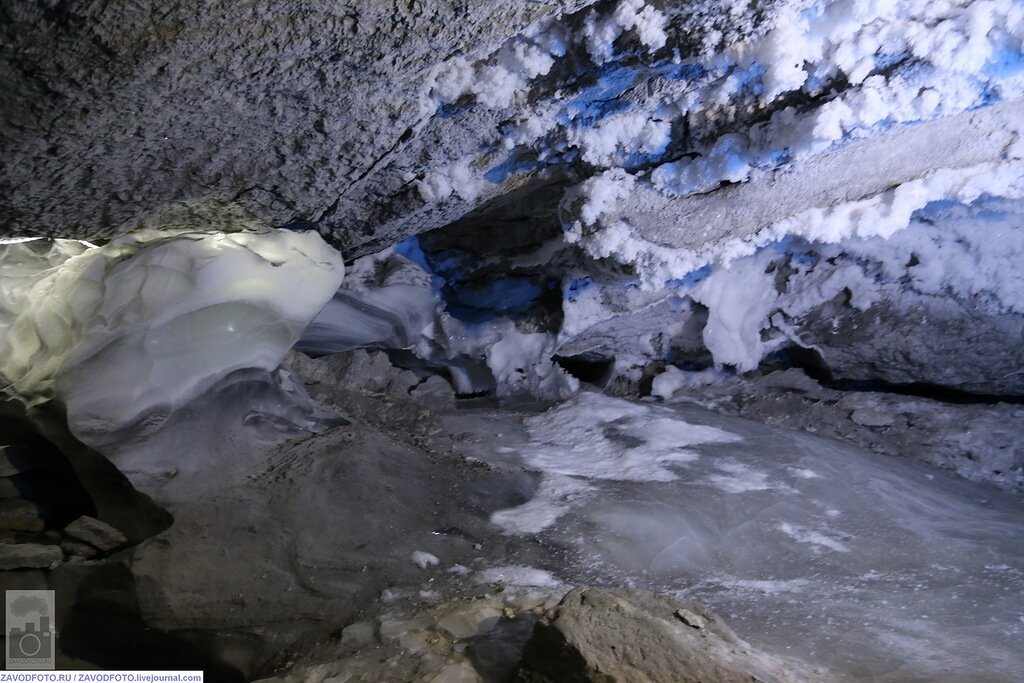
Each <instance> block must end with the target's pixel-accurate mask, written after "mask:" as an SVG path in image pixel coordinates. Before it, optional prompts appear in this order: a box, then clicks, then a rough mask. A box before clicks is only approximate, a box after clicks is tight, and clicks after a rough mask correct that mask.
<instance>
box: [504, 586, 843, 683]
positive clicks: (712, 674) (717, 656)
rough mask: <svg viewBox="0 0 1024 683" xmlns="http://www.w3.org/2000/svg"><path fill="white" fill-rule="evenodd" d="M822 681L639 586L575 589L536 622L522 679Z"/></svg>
mask: <svg viewBox="0 0 1024 683" xmlns="http://www.w3.org/2000/svg"><path fill="white" fill-rule="evenodd" d="M753 680H756V681H763V682H765V683H767V682H768V681H779V682H781V681H812V680H813V681H821V680H823V678H822V672H820V671H812V670H811V669H809V668H808V667H807V665H805V664H803V663H802V662H798V661H796V660H793V659H789V658H783V657H779V656H776V655H772V654H769V653H767V652H764V651H761V650H758V649H756V648H755V647H753V646H751V645H750V644H748V643H746V642H744V641H743V640H741V639H740V638H739V637H738V636H737V635H736V634H735V633H733V631H732V630H731V629H730V628H729V627H728V626H727V625H726V624H725V623H724V622H723V621H722V619H721V617H719V616H718V615H716V614H715V613H714V612H712V611H711V610H709V609H707V608H706V607H704V606H703V605H700V604H698V603H695V602H692V601H689V600H682V599H678V598H673V597H669V596H665V595H658V594H656V593H651V592H648V591H644V590H638V589H632V588H615V589H602V588H589V587H582V588H576V589H573V590H572V591H570V592H569V593H568V594H567V595H566V596H565V598H563V599H562V602H561V603H559V605H558V606H557V607H555V608H554V609H552V610H551V611H549V612H548V614H547V615H545V617H544V618H543V619H541V620H540V621H539V622H537V625H536V626H535V627H534V632H533V637H532V638H531V639H530V641H529V642H528V643H527V645H526V651H525V653H524V655H523V660H522V662H521V664H520V667H519V670H518V672H517V675H516V681H518V682H519V683H555V682H556V681H557V682H559V683H562V682H569V681H576V682H580V683H583V682H587V683H590V682H592V683H617V682H621V683H627V682H628V683H638V682H640V681H645V682H652V683H653V682H656V681H664V682H665V683H670V682H671V683H691V682H692V683H698V682H699V683H719V682H721V683H725V682H733V681H735V682H736V683H741V682H742V683H749V682H750V681H753Z"/></svg>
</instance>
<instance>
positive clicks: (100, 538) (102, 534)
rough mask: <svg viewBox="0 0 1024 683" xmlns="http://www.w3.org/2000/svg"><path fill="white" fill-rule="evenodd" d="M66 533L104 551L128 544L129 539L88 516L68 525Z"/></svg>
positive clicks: (83, 516)
mask: <svg viewBox="0 0 1024 683" xmlns="http://www.w3.org/2000/svg"><path fill="white" fill-rule="evenodd" d="M64 533H66V534H67V535H68V536H72V537H74V538H76V539H78V540H79V541H84V542H85V543H88V544H89V545H92V546H95V547H96V548H99V549H100V550H103V551H109V550H113V549H115V548H117V547H120V546H122V545H124V544H125V543H127V542H128V538H127V537H126V536H125V535H124V534H123V533H121V531H120V530H119V529H116V528H114V527H112V526H110V525H109V524H107V523H106V522H102V521H100V520H98V519H96V518H95V517H90V516H88V515H82V516H81V517H79V518H78V519H76V520H75V521H73V522H71V523H70V524H68V525H67V526H66V527H64Z"/></svg>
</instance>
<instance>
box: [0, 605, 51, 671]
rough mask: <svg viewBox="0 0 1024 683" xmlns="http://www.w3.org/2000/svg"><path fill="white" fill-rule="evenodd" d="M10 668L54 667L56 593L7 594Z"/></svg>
mask: <svg viewBox="0 0 1024 683" xmlns="http://www.w3.org/2000/svg"><path fill="white" fill-rule="evenodd" d="M6 593H7V595H6V597H7V600H6V617H7V621H6V622H5V623H6V625H7V632H6V633H7V668H8V669H52V668H54V656H53V652H54V641H55V640H56V638H57V634H56V633H55V632H54V630H53V626H54V624H53V613H54V605H55V602H54V597H53V591H7V592H6Z"/></svg>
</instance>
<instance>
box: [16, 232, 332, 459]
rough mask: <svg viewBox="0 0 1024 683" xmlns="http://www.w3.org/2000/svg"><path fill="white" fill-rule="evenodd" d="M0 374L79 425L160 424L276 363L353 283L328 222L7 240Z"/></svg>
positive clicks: (26, 396) (84, 431) (84, 430)
mask: <svg viewBox="0 0 1024 683" xmlns="http://www.w3.org/2000/svg"><path fill="white" fill-rule="evenodd" d="M0 268H2V269H3V272H4V278H2V279H0V296H2V299H0V359H2V360H0V376H2V378H3V382H4V386H5V389H6V391H7V392H8V393H11V394H14V395H16V396H18V397H19V398H21V399H22V400H24V401H25V402H27V403H29V404H37V403H40V402H44V401H47V400H49V399H51V398H55V397H56V398H58V399H59V400H60V401H61V402H62V403H63V404H64V405H65V407H66V409H67V414H68V421H69V423H70V425H71V428H72V430H73V431H74V432H75V433H76V434H78V435H79V436H81V437H83V438H86V439H88V435H89V434H93V433H103V432H110V431H114V430H117V429H119V428H123V427H126V426H128V425H136V426H137V427H139V428H140V429H142V430H143V431H144V430H145V429H152V428H155V427H158V426H159V424H161V423H162V422H163V421H164V420H165V419H166V418H167V416H168V415H169V414H170V412H171V411H173V410H175V409H176V408H179V407H181V406H183V405H184V404H186V403H187V402H188V401H190V400H191V399H193V398H195V397H196V396H198V395H199V394H201V393H202V392H204V391H205V390H207V389H209V388H210V387H211V386H213V385H214V384H215V383H216V382H217V381H218V380H221V379H223V378H225V377H227V376H228V375H229V374H230V373H232V372H233V371H236V370H242V369H250V368H257V369H262V370H265V371H272V370H275V369H276V368H277V367H278V366H279V365H280V363H281V360H282V358H283V357H284V355H285V353H286V352H287V351H288V349H290V348H291V347H292V345H293V344H294V343H295V341H296V340H297V339H298V337H299V335H300V334H301V332H302V330H303V329H304V328H305V327H306V325H307V323H308V322H309V321H310V320H311V319H312V318H313V316H315V315H316V314H317V313H318V312H319V311H320V309H321V308H322V307H323V306H324V304H325V303H326V302H327V301H328V300H329V299H330V298H331V296H332V295H333V294H334V292H335V291H336V290H337V289H338V286H339V285H340V284H341V280H342V276H343V273H344V265H343V263H342V261H341V258H340V255H339V254H338V253H337V252H336V251H335V250H334V249H332V248H330V247H329V246H327V244H326V243H324V241H323V240H322V239H321V238H320V237H319V236H318V235H316V234H315V233H296V232H289V231H286V230H266V231H263V232H238V233H203V232H187V231H185V232H183V231H174V232H171V233H167V232H139V233H134V234H132V235H130V236H126V237H122V238H118V239H115V240H113V241H111V242H110V243H108V244H105V245H103V246H100V247H96V246H92V245H87V244H83V243H80V242H74V241H68V240H38V241H32V242H23V243H18V244H6V245H3V246H2V247H0Z"/></svg>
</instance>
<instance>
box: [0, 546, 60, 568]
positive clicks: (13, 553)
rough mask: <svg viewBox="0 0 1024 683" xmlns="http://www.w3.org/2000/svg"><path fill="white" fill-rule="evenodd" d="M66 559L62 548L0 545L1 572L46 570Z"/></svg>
mask: <svg viewBox="0 0 1024 683" xmlns="http://www.w3.org/2000/svg"><path fill="white" fill-rule="evenodd" d="M63 559H64V553H63V552H61V549H60V546H58V545H50V544H45V543H18V544H14V545H6V544H3V545H0V570H6V569H46V568H49V567H52V566H54V565H56V564H59V563H60V561H61V560H63Z"/></svg>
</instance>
